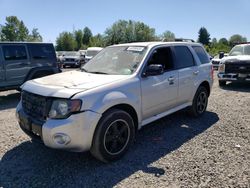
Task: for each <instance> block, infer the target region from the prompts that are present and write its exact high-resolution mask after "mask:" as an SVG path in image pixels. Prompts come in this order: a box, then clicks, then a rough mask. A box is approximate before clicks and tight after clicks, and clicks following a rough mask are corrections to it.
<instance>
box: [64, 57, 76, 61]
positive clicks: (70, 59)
mask: <svg viewBox="0 0 250 188" xmlns="http://www.w3.org/2000/svg"><path fill="white" fill-rule="evenodd" d="M65 61H75V59H74V58H65Z"/></svg>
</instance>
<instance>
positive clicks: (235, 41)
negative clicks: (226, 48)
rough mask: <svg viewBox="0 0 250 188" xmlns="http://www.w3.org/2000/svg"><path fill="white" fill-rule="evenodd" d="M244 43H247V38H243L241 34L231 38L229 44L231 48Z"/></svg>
mask: <svg viewBox="0 0 250 188" xmlns="http://www.w3.org/2000/svg"><path fill="white" fill-rule="evenodd" d="M243 42H247V38H246V37H243V36H241V35H239V34H235V35H233V36H231V37H230V39H229V44H230V45H231V46H233V45H235V44H240V43H243Z"/></svg>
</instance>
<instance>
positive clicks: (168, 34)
mask: <svg viewBox="0 0 250 188" xmlns="http://www.w3.org/2000/svg"><path fill="white" fill-rule="evenodd" d="M162 38H163V40H164V41H166V42H171V41H174V40H175V35H174V33H172V32H171V31H165V32H164V33H163V34H162Z"/></svg>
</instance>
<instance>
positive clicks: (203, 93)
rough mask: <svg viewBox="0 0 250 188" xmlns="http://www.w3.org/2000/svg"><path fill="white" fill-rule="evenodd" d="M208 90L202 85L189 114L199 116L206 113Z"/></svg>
mask: <svg viewBox="0 0 250 188" xmlns="http://www.w3.org/2000/svg"><path fill="white" fill-rule="evenodd" d="M207 103H208V91H207V89H206V88H205V87H203V86H200V87H199V88H198V89H197V91H196V93H195V96H194V99H193V104H192V106H190V107H189V114H190V115H192V116H194V117H198V116H201V115H203V114H204V112H205V111H206V109H207Z"/></svg>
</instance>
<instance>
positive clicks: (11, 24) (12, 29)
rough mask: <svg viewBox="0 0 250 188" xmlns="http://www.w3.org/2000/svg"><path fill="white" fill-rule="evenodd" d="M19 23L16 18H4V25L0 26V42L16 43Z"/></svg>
mask: <svg viewBox="0 0 250 188" xmlns="http://www.w3.org/2000/svg"><path fill="white" fill-rule="evenodd" d="M19 25H20V21H19V20H18V18H17V17H16V16H9V17H6V23H5V25H4V26H2V32H1V40H3V41H17V40H18V32H19Z"/></svg>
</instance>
